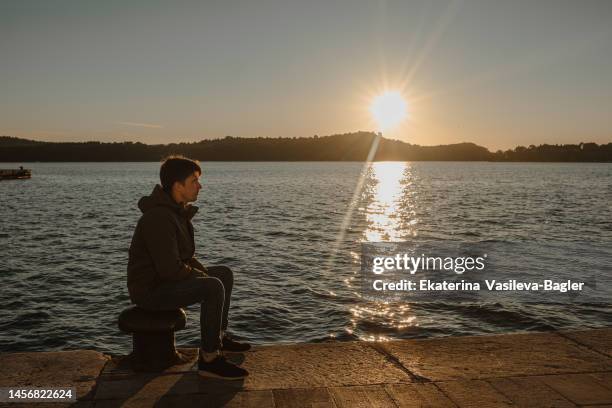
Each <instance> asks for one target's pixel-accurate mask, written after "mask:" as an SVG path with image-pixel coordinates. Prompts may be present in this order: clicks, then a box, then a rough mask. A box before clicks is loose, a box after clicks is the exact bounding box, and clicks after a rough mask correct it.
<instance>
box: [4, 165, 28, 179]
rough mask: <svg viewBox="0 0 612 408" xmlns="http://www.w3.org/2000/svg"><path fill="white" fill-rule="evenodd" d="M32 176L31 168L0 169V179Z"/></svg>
mask: <svg viewBox="0 0 612 408" xmlns="http://www.w3.org/2000/svg"><path fill="white" fill-rule="evenodd" d="M29 178H32V170H30V169H24V168H23V167H19V168H18V169H0V180H18V179H29Z"/></svg>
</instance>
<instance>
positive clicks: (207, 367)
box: [198, 356, 249, 380]
mask: <svg viewBox="0 0 612 408" xmlns="http://www.w3.org/2000/svg"><path fill="white" fill-rule="evenodd" d="M198 374H199V375H200V376H202V377H209V378H220V379H222V380H240V379H242V378H245V377H246V376H248V375H249V372H248V371H247V370H245V369H244V368H240V367H238V366H237V365H235V364H232V363H230V362H229V361H227V360H226V359H225V357H223V356H218V357H216V358H215V359H214V360H213V361H211V362H210V363H206V362H204V360H202V358H200V359H198Z"/></svg>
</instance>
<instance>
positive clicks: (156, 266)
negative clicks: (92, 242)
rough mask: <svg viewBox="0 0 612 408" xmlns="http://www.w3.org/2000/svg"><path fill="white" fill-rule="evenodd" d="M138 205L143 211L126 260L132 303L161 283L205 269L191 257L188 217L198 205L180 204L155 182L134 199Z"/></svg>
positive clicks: (191, 246)
mask: <svg viewBox="0 0 612 408" xmlns="http://www.w3.org/2000/svg"><path fill="white" fill-rule="evenodd" d="M138 208H140V210H141V211H142V213H143V214H142V216H141V217H140V220H139V221H138V224H137V225H136V230H135V231H134V236H133V237H132V243H131V245H130V252H129V254H130V255H129V261H128V292H129V293H130V299H131V300H132V303H136V304H138V303H140V302H141V301H142V300H143V299H146V298H147V296H148V293H149V291H150V290H151V289H153V288H155V287H156V286H157V285H159V284H160V283H162V282H168V281H179V280H182V279H185V278H187V277H189V276H191V275H193V274H198V273H199V274H201V273H200V272H199V270H201V271H204V270H205V268H204V267H203V266H202V264H200V263H199V262H198V261H197V260H196V259H195V258H194V254H195V243H194V234H193V225H192V224H191V219H192V218H193V216H194V215H195V213H196V212H197V211H198V207H195V206H193V205H188V206H186V207H183V206H181V205H180V204H178V203H176V202H175V201H174V200H173V199H172V197H170V195H168V194H167V193H166V192H164V190H163V189H162V187H161V186H160V185H156V186H155V188H154V189H153V193H151V195H149V196H144V197H142V198H141V199H140V200H139V201H138ZM194 268H197V270H194Z"/></svg>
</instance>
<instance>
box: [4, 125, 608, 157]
mask: <svg viewBox="0 0 612 408" xmlns="http://www.w3.org/2000/svg"><path fill="white" fill-rule="evenodd" d="M377 137H378V136H377V135H376V134H375V133H372V132H357V133H346V134H341V135H332V136H322V137H318V136H314V137H307V138H238V137H231V136H227V137H225V138H222V139H210V140H202V141H200V142H193V143H178V144H176V143H172V144H166V145H146V144H143V143H133V142H121V143H101V142H79V143H55V142H41V141H33V140H26V139H20V138H15V137H10V136H0V162H31V161H77V162H78V161H83V162H85V161H159V160H160V159H161V158H163V157H164V156H167V155H169V154H183V155H185V156H187V157H191V158H195V159H199V160H202V161H363V160H366V158H367V157H368V153H369V151H370V147H371V146H372V143H373V141H374V139H375V138H377ZM374 160H378V161H381V160H402V161H404V160H405V161H421V160H423V161H543V162H553V161H561V162H612V143H608V144H605V145H597V144H596V143H580V144H575V145H540V146H533V145H532V146H529V147H523V146H519V147H517V148H515V149H512V150H507V151H497V152H495V153H492V152H489V150H487V149H486V148H484V147H482V146H478V145H476V144H474V143H458V144H450V145H442V146H419V145H413V144H410V143H405V142H400V141H397V140H390V139H385V138H380V141H379V145H378V150H377V152H376V154H375V156H374Z"/></svg>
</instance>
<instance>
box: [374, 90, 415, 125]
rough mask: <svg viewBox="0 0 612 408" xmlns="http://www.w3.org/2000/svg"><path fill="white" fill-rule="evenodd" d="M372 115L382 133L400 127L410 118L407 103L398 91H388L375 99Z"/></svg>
mask: <svg viewBox="0 0 612 408" xmlns="http://www.w3.org/2000/svg"><path fill="white" fill-rule="evenodd" d="M370 113H371V114H372V116H373V117H374V120H375V121H376V124H377V125H378V129H379V130H380V131H385V130H389V129H391V128H393V127H395V126H397V125H399V124H400V123H401V122H402V121H403V120H404V119H406V116H408V112H407V104H406V101H405V100H404V98H403V96H402V95H401V93H399V92H398V91H388V92H385V93H383V94H381V95H378V96H377V97H376V98H374V100H373V101H372V104H371V105H370Z"/></svg>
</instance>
